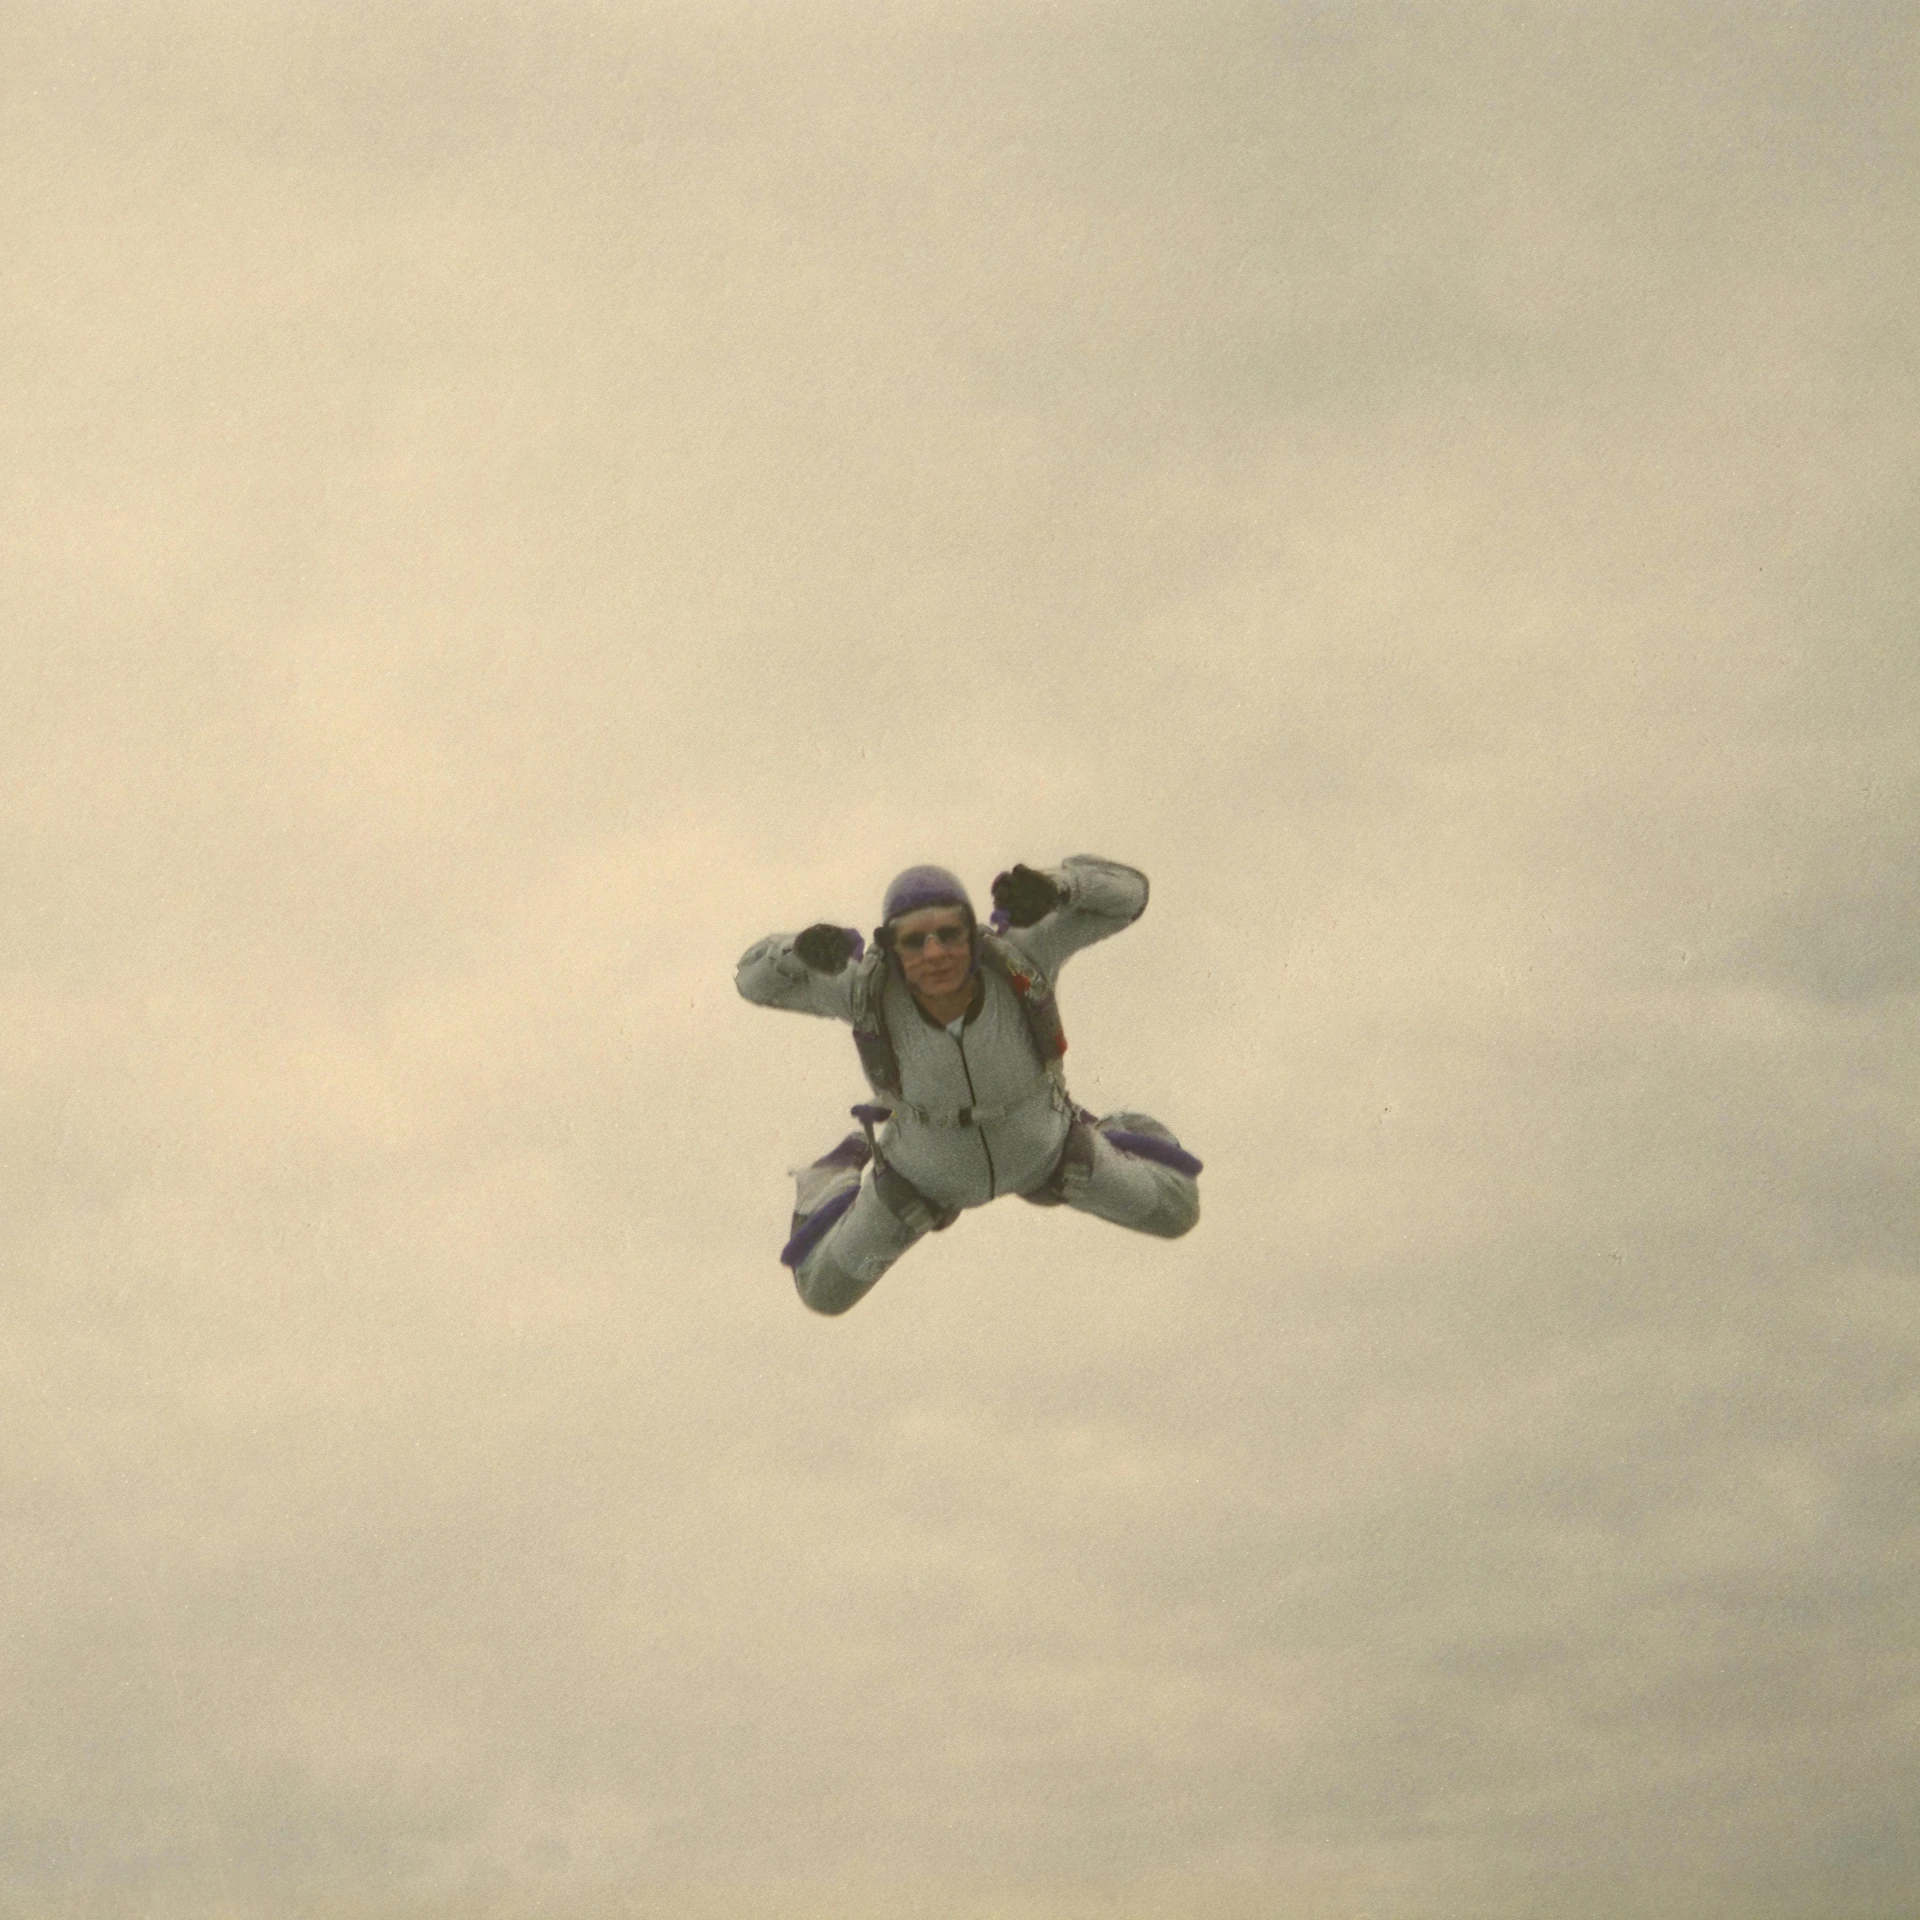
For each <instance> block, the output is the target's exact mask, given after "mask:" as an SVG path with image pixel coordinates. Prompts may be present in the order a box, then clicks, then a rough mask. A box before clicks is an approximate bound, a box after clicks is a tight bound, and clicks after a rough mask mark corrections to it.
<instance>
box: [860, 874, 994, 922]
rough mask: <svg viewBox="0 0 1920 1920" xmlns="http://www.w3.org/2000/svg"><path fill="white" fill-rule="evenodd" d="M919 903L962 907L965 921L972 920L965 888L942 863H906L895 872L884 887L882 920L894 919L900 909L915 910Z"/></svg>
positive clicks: (970, 903)
mask: <svg viewBox="0 0 1920 1920" xmlns="http://www.w3.org/2000/svg"><path fill="white" fill-rule="evenodd" d="M922 907H963V908H965V910H966V915H967V921H968V924H969V925H972V924H973V921H974V912H973V902H972V901H971V900H969V899H968V898H967V890H966V888H965V887H963V886H962V885H961V884H960V882H959V881H958V880H956V879H955V878H954V876H953V875H952V874H950V873H949V872H948V871H947V870H946V868H945V867H909V868H908V869H907V870H906V872H905V873H902V874H896V875H895V876H894V880H893V884H892V885H891V886H890V887H888V888H887V897H886V900H885V902H884V903H883V904H882V906H881V908H880V917H881V919H882V920H888V921H892V920H898V919H899V918H900V916H901V915H902V914H903V913H917V912H918V911H919V910H920V909H921V908H922Z"/></svg>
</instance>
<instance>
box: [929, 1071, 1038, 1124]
mask: <svg viewBox="0 0 1920 1920" xmlns="http://www.w3.org/2000/svg"><path fill="white" fill-rule="evenodd" d="M1059 1084H1060V1077H1059V1075H1058V1074H1056V1073H1052V1072H1048V1071H1046V1070H1042V1071H1041V1072H1039V1073H1036V1074H1035V1075H1034V1076H1033V1078H1032V1079H1031V1080H1029V1081H1028V1082H1027V1084H1026V1085H1025V1086H1024V1087H1022V1088H1021V1090H1020V1091H1019V1092H1018V1093H1016V1094H1015V1095H1014V1096H1013V1098H1012V1099H1011V1100H996V1101H995V1102H994V1103H993V1104H992V1105H991V1106H985V1107H922V1106H916V1105H915V1104H914V1102H913V1101H911V1100H896V1101H894V1103H893V1110H894V1112H895V1113H896V1114H898V1115H900V1116H901V1117H902V1118H904V1119H908V1120H917V1121H918V1122H919V1123H920V1125H921V1126H923V1127H984V1126H990V1125H991V1124H992V1123H993V1122H994V1121H996V1120H1004V1119H1005V1118H1006V1117H1007V1115H1008V1114H1010V1113H1016V1112H1018V1111H1019V1109H1020V1108H1022V1107H1024V1106H1025V1105H1026V1104H1027V1103H1028V1102H1029V1101H1030V1100H1035V1099H1038V1098H1039V1096H1040V1095H1041V1094H1043V1093H1046V1092H1049V1091H1050V1090H1051V1089H1053V1088H1055V1087H1057V1086H1059Z"/></svg>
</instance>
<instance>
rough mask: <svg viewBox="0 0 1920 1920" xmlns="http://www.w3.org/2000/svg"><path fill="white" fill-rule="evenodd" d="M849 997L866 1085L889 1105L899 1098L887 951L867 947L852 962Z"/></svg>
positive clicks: (857, 1048) (898, 1075) (856, 1047)
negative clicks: (889, 1023)
mask: <svg viewBox="0 0 1920 1920" xmlns="http://www.w3.org/2000/svg"><path fill="white" fill-rule="evenodd" d="M849 997H850V999H851V1000H852V1003H853V1044H854V1047H855V1049H856V1051H857V1052H858V1053H859V1055H860V1068H861V1071H862V1072H863V1073H865V1075H866V1076H867V1084H868V1085H869V1086H870V1087H871V1088H872V1089H873V1090H874V1092H875V1093H876V1094H878V1095H879V1097H880V1098H881V1099H882V1100H884V1101H885V1102H886V1103H887V1104H888V1105H889V1106H891V1105H892V1104H893V1102H894V1101H896V1100H898V1099H899V1097H900V1057H899V1055H898V1054H897V1053H895V1051H894V1046H893V1036H892V1035H891V1034H890V1033H889V1032H888V1031H887V1007H886V1000H887V953H886V949H885V948H883V947H879V946H874V947H870V948H869V949H868V950H867V953H866V955H865V956H864V958H862V959H860V960H857V961H855V962H854V969H853V984H852V992H851V994H850V996H849Z"/></svg>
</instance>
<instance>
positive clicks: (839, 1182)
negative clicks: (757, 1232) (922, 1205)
mask: <svg viewBox="0 0 1920 1920" xmlns="http://www.w3.org/2000/svg"><path fill="white" fill-rule="evenodd" d="M872 1157H873V1150H872V1149H871V1148H870V1147H869V1146H868V1145H867V1138H866V1135H865V1134H863V1133H850V1134H848V1135H847V1137H846V1138H845V1139H844V1140H842V1141H841V1142H840V1144H839V1145H838V1146H837V1147H833V1148H830V1149H829V1150H828V1151H827V1152H825V1153H823V1154H822V1155H821V1156H820V1158H819V1159H818V1160H815V1161H813V1162H812V1163H811V1164H810V1165H808V1166H804V1167H795V1168H794V1170H793V1185H794V1214H793V1227H792V1230H791V1236H790V1237H789V1239H788V1241H787V1244H786V1245H785V1246H784V1247H782V1248H781V1249H780V1262H781V1264H782V1265H783V1266H788V1267H797V1266H799V1264H800V1262H801V1261H802V1260H804V1259H805V1258H806V1257H807V1255H808V1254H809V1253H811V1252H812V1251H813V1249H814V1248H815V1247H817V1246H818V1245H819V1244H820V1242H821V1241H822V1240H824V1239H825V1238H826V1237H827V1234H828V1233H829V1232H830V1231H831V1230H832V1227H833V1223H834V1222H835V1221H836V1220H838V1219H839V1218H840V1216H841V1215H842V1214H843V1213H845V1212H846V1210H847V1209H848V1208H849V1207H850V1206H852V1205H853V1203H854V1201H855V1200H857V1199H858V1198H859V1196H860V1175H861V1172H862V1170H863V1169H864V1168H865V1166H866V1164H867V1162H868V1161H869V1160H870V1159H871V1158H872Z"/></svg>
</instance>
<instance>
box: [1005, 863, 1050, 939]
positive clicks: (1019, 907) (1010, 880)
mask: <svg viewBox="0 0 1920 1920" xmlns="http://www.w3.org/2000/svg"><path fill="white" fill-rule="evenodd" d="M1066 897H1067V896H1066V894H1065V893H1064V892H1063V891H1062V889H1061V888H1059V887H1058V886H1056V885H1055V884H1054V883H1053V882H1052V881H1051V880H1049V879H1048V878H1047V876H1046V875H1045V874H1044V873H1035V872H1034V870H1033V869H1032V868H1031V867H1015V868H1014V870H1013V871H1012V872H1011V873H997V874H995V875H994V877H993V904H994V905H995V906H996V907H998V908H999V909H1000V911H1001V912H1002V913H1004V914H1005V915H1006V916H1007V924H1008V926H1010V927H1030V926H1032V925H1033V923H1034V922H1035V921H1036V920H1044V919H1045V918H1046V917H1047V915H1048V914H1050V913H1051V912H1052V911H1053V910H1054V908H1055V907H1057V906H1058V905H1059V904H1060V902H1061V901H1062V900H1064V899H1065V898H1066Z"/></svg>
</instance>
